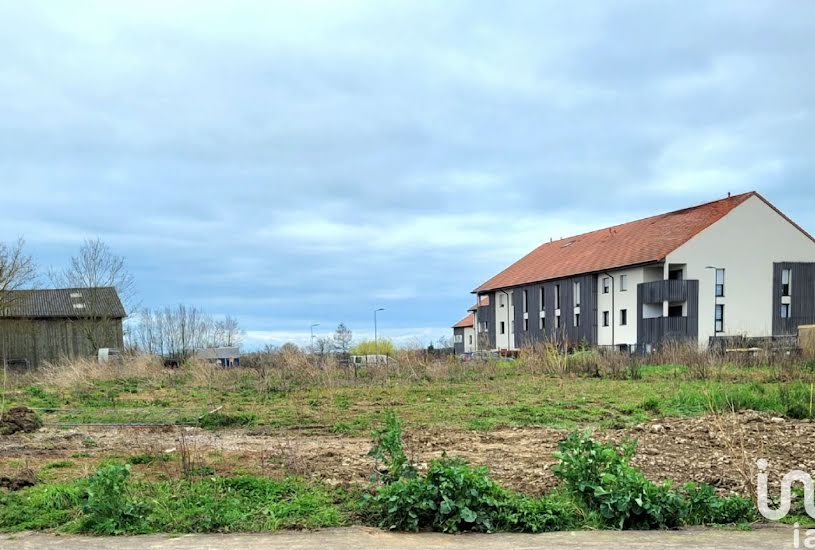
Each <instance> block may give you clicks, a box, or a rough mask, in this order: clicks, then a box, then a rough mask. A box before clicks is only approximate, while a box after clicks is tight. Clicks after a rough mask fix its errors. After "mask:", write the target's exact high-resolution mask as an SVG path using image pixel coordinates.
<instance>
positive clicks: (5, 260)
mask: <svg viewBox="0 0 815 550" xmlns="http://www.w3.org/2000/svg"><path fill="white" fill-rule="evenodd" d="M36 279H37V269H36V266H35V265H34V260H32V259H31V256H29V255H27V254H26V253H25V241H24V240H23V239H22V238H19V239H17V242H16V243H14V244H11V245H8V244H6V243H3V242H0V352H2V354H3V387H2V396H0V418H2V416H3V411H4V410H5V408H6V403H5V401H6V380H7V377H8V351H7V348H8V342H7V339H8V336H9V334H8V327H7V326H3V325H6V324H7V323H6V322H4V321H3V320H2V317H4V316H6V315H8V314H9V313H10V310H11V309H13V307H14V303H15V301H16V300H17V297H18V293H17V292H15V291H18V290H23V289H25V288H28V287H30V286H31V285H32V284H33V283H34V282H35V281H36Z"/></svg>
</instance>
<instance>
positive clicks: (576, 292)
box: [572, 281, 580, 307]
mask: <svg viewBox="0 0 815 550" xmlns="http://www.w3.org/2000/svg"><path fill="white" fill-rule="evenodd" d="M572 294H573V298H572V299H573V300H574V307H580V281H575V282H574V283H572Z"/></svg>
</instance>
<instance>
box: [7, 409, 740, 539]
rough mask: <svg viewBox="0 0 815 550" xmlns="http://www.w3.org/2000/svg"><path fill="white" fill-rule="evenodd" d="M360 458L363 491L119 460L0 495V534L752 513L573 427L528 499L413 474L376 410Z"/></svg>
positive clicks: (451, 474) (486, 480)
mask: <svg viewBox="0 0 815 550" xmlns="http://www.w3.org/2000/svg"><path fill="white" fill-rule="evenodd" d="M374 435H375V444H374V447H373V449H372V450H371V455H372V456H375V457H377V458H378V459H380V460H382V461H383V466H384V475H383V476H381V477H380V478H379V480H378V481H377V482H376V485H373V486H372V487H371V488H370V489H369V490H367V491H365V490H361V492H362V493H363V494H362V495H359V494H354V493H351V492H348V491H347V490H343V489H338V488H329V487H327V486H324V485H322V484H319V483H314V482H306V481H304V480H301V479H297V478H286V479H283V480H272V479H269V478H263V477H258V476H234V477H218V476H205V477H196V476H187V477H185V478H182V479H177V480H172V481H169V480H168V481H159V482H145V481H136V482H134V481H132V480H131V467H130V465H129V464H122V463H119V462H111V463H108V464H106V465H104V466H102V467H101V468H99V469H98V470H97V472H96V473H95V474H93V475H92V476H90V477H87V478H82V479H79V480H76V481H73V482H71V483H67V484H41V485H38V486H35V487H31V488H28V489H23V490H20V491H16V492H9V493H5V494H0V530H5V531H18V530H25V529H59V530H61V531H66V532H76V533H92V534H97V535H121V534H137V533H154V532H169V533H175V532H183V533H209V532H241V531H250V532H256V531H274V530H277V529H282V528H313V527H329V526H338V525H343V524H346V523H349V522H363V523H374V524H377V525H379V526H381V527H383V528H387V529H393V530H406V531H418V530H420V529H431V530H437V531H443V532H446V533H456V532H460V531H482V532H494V531H521V532H533V533H537V532H543V531H554V530H563V529H574V528H582V527H602V528H613V529H656V528H669V527H677V526H680V525H686V524H692V525H696V524H735V523H744V522H749V521H751V520H752V519H753V517H754V513H753V506H752V503H751V502H750V500H748V499H745V498H742V497H740V496H737V495H733V496H729V497H720V496H717V495H716V494H715V493H714V491H713V490H712V488H710V487H708V486H706V485H693V484H689V485H687V486H685V487H684V488H682V489H681V490H679V491H675V490H673V489H672V487H671V485H670V484H667V483H666V484H663V485H656V484H654V483H652V482H650V481H648V480H647V479H646V478H645V476H644V475H643V474H642V473H641V472H640V471H639V470H637V469H636V468H634V467H632V466H631V465H630V464H629V459H630V457H631V456H632V455H633V450H634V447H633V445H626V446H623V447H622V448H621V449H618V448H615V447H613V446H611V445H608V444H603V443H599V442H596V441H594V440H593V439H591V438H590V437H589V435H588V434H586V433H583V434H581V433H578V432H574V433H572V434H570V435H569V436H568V437H567V438H566V439H565V440H564V441H562V442H561V444H560V447H559V451H558V453H557V455H556V456H557V458H558V459H559V461H560V462H559V464H558V465H557V466H556V472H557V475H558V476H559V477H560V478H561V479H562V481H563V483H562V485H561V486H560V487H559V488H558V489H557V490H555V491H553V492H551V493H549V494H546V495H543V496H540V497H531V496H528V495H524V494H522V493H518V492H514V491H510V490H508V489H505V488H504V487H502V486H501V485H500V484H498V483H497V482H496V481H494V480H493V479H492V478H490V476H489V471H488V469H487V468H486V467H471V466H469V465H468V464H466V463H465V462H464V461H461V460H459V459H455V458H448V457H446V456H445V457H443V458H442V459H439V460H434V461H432V462H431V463H430V465H429V467H428V469H427V471H426V472H423V473H420V472H419V470H418V468H417V467H416V466H415V465H414V464H412V463H411V462H410V461H409V460H408V458H407V455H406V453H405V451H404V447H403V443H402V440H401V422H400V421H399V419H398V418H397V417H396V416H395V415H394V414H393V413H389V414H387V415H386V419H385V425H384V427H383V428H382V429H381V430H378V431H376V432H375V434H374Z"/></svg>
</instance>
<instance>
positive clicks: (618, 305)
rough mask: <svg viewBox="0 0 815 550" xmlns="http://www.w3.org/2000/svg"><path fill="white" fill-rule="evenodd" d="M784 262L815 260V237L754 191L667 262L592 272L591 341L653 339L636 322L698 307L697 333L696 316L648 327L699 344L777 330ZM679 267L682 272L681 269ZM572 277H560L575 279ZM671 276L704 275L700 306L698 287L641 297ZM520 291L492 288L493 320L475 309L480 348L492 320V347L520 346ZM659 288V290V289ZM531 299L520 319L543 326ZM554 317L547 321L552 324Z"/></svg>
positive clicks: (610, 342)
mask: <svg viewBox="0 0 815 550" xmlns="http://www.w3.org/2000/svg"><path fill="white" fill-rule="evenodd" d="M656 238H659V236H657V237H656ZM680 242H681V241H680ZM651 258H653V256H652V257H651ZM649 261H651V260H649ZM778 262H791V263H815V242H814V241H813V240H812V238H810V237H809V236H808V235H807V234H806V233H804V232H803V231H802V230H801V229H799V228H798V227H796V226H795V225H794V224H793V223H791V222H790V221H789V220H788V219H787V218H785V217H784V215H783V214H781V213H780V212H778V211H777V210H776V209H774V208H773V207H772V206H770V205H769V204H768V203H767V202H766V201H765V200H763V199H762V198H761V197H760V196H759V195H757V194H752V195H751V196H749V197H747V198H746V199H745V200H744V201H743V202H741V203H740V204H738V205H737V206H735V207H733V208H732V209H731V210H730V211H729V212H728V213H727V214H725V215H724V216H722V217H721V218H720V219H718V221H716V222H713V223H712V224H710V225H708V226H707V227H706V228H705V229H703V230H701V231H700V232H699V233H697V234H696V235H694V236H692V237H690V238H689V239H688V240H687V241H685V242H684V243H683V244H680V245H679V246H678V247H676V248H675V249H674V250H673V251H672V252H670V253H668V255H667V256H666V257H665V259H664V262H663V261H658V262H655V263H650V264H647V265H638V266H634V267H626V268H618V269H613V270H609V271H608V272H592V273H590V275H593V276H596V281H597V282H596V284H597V288H596V294H595V296H596V304H595V305H596V315H597V318H596V327H597V329H596V341H594V342H592V343H594V344H597V345H600V346H611V345H615V346H621V345H629V346H633V345H637V344H645V343H651V342H638V326H637V323H638V319H639V317H640V315H641V316H642V317H643V318H645V319H653V318H660V317H671V316H673V317H674V319H675V318H676V317H679V316H680V315H681V316H683V317H689V316H692V315H693V313H692V312H693V311H694V310H696V311H698V332H694V329H693V327H694V326H696V325H695V323H692V322H691V321H690V320H688V321H687V323H685V325H682V324H681V323H680V324H679V326H680V327H682V326H685V327H686V328H682V329H678V328H676V324H675V323H673V322H672V320H666V321H665V322H648V324H647V325H645V326H644V327H643V330H644V334H650V335H651V337H652V338H658V337H667V336H666V335H669V334H676V333H678V332H680V330H684V331H686V332H685V334H686V335H687V336H688V337H691V338H696V340H697V341H698V343H699V345H700V347H706V346H707V344H708V342H709V339H710V338H711V337H712V336H746V337H766V336H774V335H773V318H774V317H776V318H777V317H778V312H775V311H773V292H774V289H773V284H774V282H776V281H774V280H773V273H774V272H773V270H774V264H775V263H778ZM717 269H718V270H723V272H722V273H723V279H722V281H720V284H722V285H723V296H716V274H717ZM677 271H679V272H681V273H676V272H677ZM720 272H721V271H720ZM672 273H673V277H672ZM575 276H576V275H570V276H569V277H575ZM569 277H564V278H562V279H560V280H563V281H566V280H572V281H573V280H574V279H570V278H569ZM671 278H680V279H683V280H690V281H698V304H696V305H698V308H693V307H692V306H693V305H694V304H693V303H692V302H689V301H688V300H690V299H692V298H690V296H691V295H692V294H688V300H685V301H684V302H681V303H680V302H676V303H669V302H667V301H663V302H661V303H654V304H652V303H645V304H639V303H638V285H640V284H643V283H651V282H655V281H661V280H669V279H671ZM583 280H586V279H583ZM557 281H558V280H555V279H550V280H549V281H548V282H551V283H553V284H557ZM535 284H537V283H531V284H529V283H525V285H528V286H534V285H535ZM570 284H574V283H573V282H572V283H570ZM792 284H793V286H794V285H795V284H796V282H795V281H793V283H792ZM799 284H807V285H815V281H812V280H809V281H803V282H801V283H799ZM516 288H517V287H516ZM675 288H676V287H675V286H674V285H673V284H671V285H651V286H650V288H649V289H648V290H649V291H654V290H655V289H657V290H658V289H675ZM691 288H693V287H691ZM606 289H607V291H606ZM776 290H777V289H776ZM514 294H515V300H513V290H509V289H506V290H502V289H498V290H494V291H491V297H492V300H493V302H492V304H491V305H492V308H493V310H492V312H491V313H490V314H489V315H488V317H489V319H486V318H484V317H486V315H481V316H479V314H478V312H477V313H476V322H475V327H476V329H475V330H474V339H475V340H476V342H475V345H474V346H473V350H475V349H481V348H485V346H484V345H483V344H484V342H483V339H484V336H485V335H484V326H483V325H484V323H487V322H488V323H489V325H490V327H489V331H488V332H490V333H492V334H494V335H495V341H494V342H493V344H492V345H491V346H489V348H490V349H492V350H502V349H517V348H516V338H515V335H516V331H523V328H522V327H515V326H514V319H515V307H516V306H517V307H519V308H523V307H524V305H523V298H522V296H523V292H522V291H521V290H519V291H517V292H515V293H514ZM660 294H661V293H660V292H657V294H656V295H657V296H659V295H660ZM663 295H664V294H663ZM671 295H672V296H675V294H671ZM810 295H811V294H810ZM651 296H654V294H651ZM651 299H653V298H651ZM657 299H660V298H657ZM784 299H786V300H789V298H783V297H782V304H784V303H785V302H784V301H783V300H784ZM514 302H518V303H517V304H516V303H514ZM787 303H788V302H787ZM585 305H586V304H583V309H584V310H583V311H582V312H580V313H581V326H582V320H583V319H586V318H587V317H588V316H589V315H590V311H587V310H586V308H585ZM716 305H720V306H723V309H721V310H720V312H721V313H723V320H722V322H721V323H720V325H721V326H719V330H716V329H715V327H716V323H715V315H716V309H717V308H716ZM528 306H529V307H528V308H527V309H528V313H526V314H524V315H522V316H521V318H524V317H526V318H528V322H529V324H528V326H529V330H530V331H534V330H539V331H540V330H541V329H540V325H539V319H540V317H541V316H542V312H541V305H540V304H537V303H536V304H529V305H528ZM680 307H681V313H680V312H679V309H680ZM640 308H641V310H640ZM811 310H812V309H811V308H810V311H811ZM576 311H577V310H575V312H576ZM623 312H625V313H624V314H623ZM569 315H571V312H570V313H569ZM623 315H625V319H623ZM606 319H607V320H608V322H607V323H606ZM552 321H553V320H548V322H549V323H551V322H552ZM550 326H551V325H550ZM666 327H667V328H666ZM649 331H650V332H649ZM660 331H662V332H660ZM659 335H662V336H659ZM479 337H481V340H479ZM518 341H519V342H520V339H519V340H518ZM654 341H656V340H654ZM465 344H466V342H465ZM468 349H469V348H468Z"/></svg>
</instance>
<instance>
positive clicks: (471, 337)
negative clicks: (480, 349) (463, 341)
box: [468, 334, 473, 345]
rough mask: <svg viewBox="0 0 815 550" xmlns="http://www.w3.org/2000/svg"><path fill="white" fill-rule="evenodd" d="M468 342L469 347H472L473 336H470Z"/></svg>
mask: <svg viewBox="0 0 815 550" xmlns="http://www.w3.org/2000/svg"><path fill="white" fill-rule="evenodd" d="M468 340H469V341H470V345H473V335H472V334H470V336H469V338H468Z"/></svg>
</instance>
